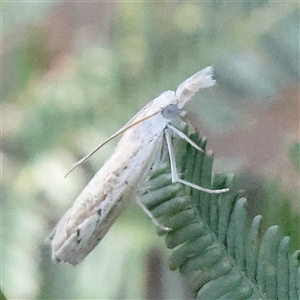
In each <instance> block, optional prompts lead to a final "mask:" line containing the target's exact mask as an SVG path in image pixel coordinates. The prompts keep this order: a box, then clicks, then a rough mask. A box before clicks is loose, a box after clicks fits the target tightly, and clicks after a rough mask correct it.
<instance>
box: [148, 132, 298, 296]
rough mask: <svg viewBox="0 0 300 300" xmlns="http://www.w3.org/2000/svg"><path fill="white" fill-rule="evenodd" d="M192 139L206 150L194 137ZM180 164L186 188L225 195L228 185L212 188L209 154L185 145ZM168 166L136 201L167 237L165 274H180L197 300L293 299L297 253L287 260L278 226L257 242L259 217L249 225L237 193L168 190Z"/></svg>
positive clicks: (221, 181) (227, 179)
mask: <svg viewBox="0 0 300 300" xmlns="http://www.w3.org/2000/svg"><path fill="white" fill-rule="evenodd" d="M190 138H191V139H192V140H193V141H194V142H196V143H197V144H198V145H199V146H200V147H202V149H203V148H205V145H206V140H204V139H202V140H201V139H199V137H198V135H197V134H193V135H191V136H190ZM185 147H186V151H185V153H184V155H183V157H181V162H182V164H181V166H182V167H181V171H182V174H183V177H184V179H185V180H188V181H191V182H193V183H196V184H198V185H200V186H202V187H207V188H214V189H217V188H218V189H220V188H226V187H228V186H230V184H231V182H232V180H233V177H232V176H223V175H221V174H217V175H216V176H215V177H214V179H213V180H212V165H213V154H212V153H209V152H208V153H206V154H204V153H201V152H199V151H197V150H195V149H194V148H192V147H191V146H189V145H187V146H185ZM169 173H170V171H169V167H168V164H165V165H163V166H162V167H161V168H160V169H158V170H156V171H155V172H154V173H153V175H152V178H151V179H150V184H151V188H150V189H149V190H148V191H147V193H145V194H144V195H143V198H142V201H143V203H144V204H145V205H146V206H147V207H148V209H149V210H150V211H151V213H152V214H153V216H154V217H156V218H157V219H158V221H159V222H160V223H161V224H162V225H164V226H167V227H169V228H172V231H170V232H163V231H162V230H159V234H161V235H163V234H164V235H165V240H166V246H167V247H168V248H171V249H174V250H173V252H172V254H171V257H170V268H171V269H179V270H180V272H181V274H182V275H183V276H185V277H186V278H187V279H188V280H187V281H188V282H189V283H190V289H191V292H192V294H193V295H194V296H195V298H197V299H221V298H222V299H223V298H226V299H251V298H252V299H299V297H300V266H299V256H300V251H296V252H295V253H294V254H293V255H291V256H290V255H289V251H290V249H289V238H288V237H282V235H281V233H280V231H279V228H278V226H272V227H270V228H269V229H268V230H267V231H266V232H265V234H264V235H263V236H262V237H261V235H260V224H261V220H262V217H261V216H256V217H255V218H254V219H253V221H252V223H251V225H250V226H248V225H247V216H246V214H247V213H246V204H247V200H246V198H244V197H243V193H233V192H229V193H226V194H219V195H218V194H207V193H205V192H200V191H196V190H193V189H191V188H187V187H184V186H182V185H181V184H172V183H171V178H170V175H169Z"/></svg>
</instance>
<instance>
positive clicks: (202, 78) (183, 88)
mask: <svg viewBox="0 0 300 300" xmlns="http://www.w3.org/2000/svg"><path fill="white" fill-rule="evenodd" d="M212 75H213V68H212V67H206V68H205V69H203V70H201V71H199V72H197V73H195V74H194V75H192V76H191V77H189V78H188V79H186V80H185V81H184V82H182V83H181V84H180V85H179V86H178V88H177V90H176V96H177V98H178V108H179V109H181V108H183V107H184V105H185V104H186V103H187V102H188V101H189V100H190V99H191V98H192V97H193V96H194V94H195V93H196V92H198V90H199V89H201V88H208V87H211V86H213V85H215V83H216V81H215V80H214V79H213V78H212Z"/></svg>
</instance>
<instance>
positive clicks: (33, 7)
mask: <svg viewBox="0 0 300 300" xmlns="http://www.w3.org/2000/svg"><path fill="white" fill-rule="evenodd" d="M1 18H2V47H1V50H2V53H1V55H2V65H1V68H2V86H1V88H2V99H1V100H2V104H1V105H2V106H1V112H2V116H1V118H2V131H1V143H2V149H1V162H2V178H1V179H2V193H1V204H2V226H1V233H2V239H1V242H2V244H1V250H2V251H1V254H2V257H1V260H2V261H1V276H2V277H1V288H2V289H3V292H4V294H6V296H7V297H8V298H9V299H12V298H13V299H112V298H114V299H116V298H118V299H125V298H127V299H146V298H147V299H154V298H155V299H166V298H169V299H182V298H188V293H187V289H186V287H185V284H184V283H183V282H182V281H181V278H180V276H179V274H178V272H171V271H169V270H168V267H167V265H168V264H167V258H168V251H167V250H165V248H164V244H163V240H162V239H160V238H159V237H157V236H156V230H155V228H154V225H152V224H151V221H150V220H148V218H147V217H146V216H145V215H144V214H143V212H142V211H140V209H139V208H138V207H137V206H136V205H134V204H132V205H131V207H130V209H127V210H126V211H125V212H124V213H123V214H122V215H121V217H120V218H119V220H118V221H117V222H116V224H115V225H114V226H113V227H112V229H111V230H110V231H109V233H108V234H107V236H106V237H105V238H104V239H103V241H101V243H100V245H99V246H98V247H97V248H96V249H95V250H94V251H93V252H92V253H91V254H90V255H89V256H88V257H87V258H86V260H84V261H83V262H82V263H81V264H80V265H79V266H77V267H75V268H74V267H70V266H68V265H55V264H53V263H52V262H51V259H50V249H49V245H47V243H46V242H45V239H46V237H47V235H49V234H50V232H51V230H52V229H53V227H54V226H55V224H56V223H57V221H58V220H59V218H60V217H61V216H62V214H63V213H64V212H65V210H66V209H67V208H68V207H69V206H70V205H71V203H72V202H73V200H74V199H75V197H76V196H77V195H78V193H79V192H80V191H81V190H82V189H83V187H84V186H85V184H86V183H87V182H88V181H89V180H90V178H91V177H92V176H93V174H94V172H96V171H97V170H98V169H99V168H100V167H101V165H102V163H103V162H104V161H105V159H106V158H107V157H108V156H109V155H110V153H111V152H112V151H113V149H114V147H115V145H116V141H115V142H111V143H110V144H109V145H107V146H105V147H104V148H103V149H102V150H101V151H100V152H99V153H98V154H97V155H95V156H94V157H93V158H91V159H90V160H89V162H88V163H86V164H85V165H83V166H82V167H81V168H78V169H77V170H76V171H75V172H73V173H72V174H71V175H70V176H69V177H68V178H67V179H64V175H65V173H66V172H67V171H68V170H69V168H70V166H71V165H72V163H74V162H75V161H76V160H78V159H79V158H81V157H82V156H84V155H85V154H87V153H88V152H89V151H90V150H92V149H93V148H94V147H95V146H96V145H98V144H99V143H101V142H102V141H103V140H104V139H105V138H107V137H108V136H109V135H111V134H112V133H114V132H115V131H116V130H117V129H118V128H120V127H121V126H122V125H123V124H124V123H126V121H127V120H128V119H129V118H130V117H131V116H133V115H134V114H135V113H136V112H137V111H138V109H139V108H141V107H142V106H144V105H145V104H146V103H147V102H148V101H150V100H152V99H153V98H154V97H156V96H158V95H159V94H160V93H161V92H163V91H165V90H168V89H172V90H174V89H176V87H177V85H178V84H179V83H181V82H182V81H183V80H184V79H186V78H187V77H188V76H190V75H192V74H193V73H195V72H196V71H199V70H200V69H202V68H204V67H206V66H208V65H213V67H214V70H215V79H216V80H217V85H216V86H215V87H213V88H211V89H207V90H204V91H201V92H200V93H198V94H197V95H196V96H195V97H194V100H193V101H192V102H191V103H189V104H188V105H187V107H186V108H187V111H188V112H189V113H188V116H189V119H190V120H191V122H192V123H193V124H194V125H195V126H197V128H199V130H200V132H201V133H202V134H204V135H206V136H207V137H208V146H209V148H210V149H213V150H214V152H215V157H216V160H215V171H219V172H234V173H235V174H236V176H235V177H236V183H235V185H236V186H235V188H237V189H241V188H242V189H245V190H246V195H247V197H248V199H249V203H248V209H249V217H253V216H254V215H255V214H257V213H261V214H263V218H264V226H265V227H267V226H270V225H273V224H278V225H280V227H281V229H282V232H283V234H284V235H290V236H291V238H292V245H293V247H294V248H295V249H296V248H300V244H299V236H300V232H299V231H300V230H299V227H300V222H299V215H300V213H299V4H298V3H292V2H267V1H261V2H259V1H257V2H249V1H244V2H243V1H241V2H226V1H224V2H222V1H218V2H217V1H212V2H203V3H201V2H189V1H178V2H160V1H157V2H147V1H132V2H125V1H124V2H122V1H121V2H109V1H108V2H64V3H63V2H62V3H58V2H25V1H24V2H2V3H1Z"/></svg>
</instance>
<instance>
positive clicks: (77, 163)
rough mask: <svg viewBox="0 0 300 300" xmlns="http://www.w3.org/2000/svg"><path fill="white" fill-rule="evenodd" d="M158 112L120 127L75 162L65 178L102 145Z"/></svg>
mask: <svg viewBox="0 0 300 300" xmlns="http://www.w3.org/2000/svg"><path fill="white" fill-rule="evenodd" d="M159 112H160V111H157V112H155V113H153V114H151V115H149V116H146V117H143V118H141V119H139V120H137V121H135V122H133V123H131V124H129V125H127V126H124V127H122V128H121V129H119V130H118V131H117V132H116V133H114V134H113V135H111V136H110V137H109V138H108V139H107V140H105V141H104V142H103V143H102V144H100V145H99V146H98V147H97V148H95V149H94V150H93V151H92V152H90V153H89V154H88V155H86V156H85V157H83V158H82V159H80V160H79V161H77V162H76V163H75V164H74V165H73V167H72V169H71V170H70V171H69V172H68V173H67V174H66V175H65V178H66V177H67V176H68V175H69V174H70V173H71V172H72V171H74V170H75V169H76V168H77V167H78V166H79V165H81V164H83V163H84V162H86V160H87V159H89V158H90V157H91V156H92V155H93V154H94V153H96V152H97V151H98V150H99V149H101V148H102V147H103V146H104V145H106V144H107V143H108V142H110V141H111V140H113V139H114V138H116V137H117V136H119V135H121V134H123V133H124V132H125V131H127V130H128V129H130V128H131V127H134V126H135V125H138V124H140V123H142V122H144V121H146V120H148V119H150V118H152V117H154V116H155V115H157V114H158V113H159Z"/></svg>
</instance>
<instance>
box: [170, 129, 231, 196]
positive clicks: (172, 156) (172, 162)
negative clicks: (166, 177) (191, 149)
mask: <svg viewBox="0 0 300 300" xmlns="http://www.w3.org/2000/svg"><path fill="white" fill-rule="evenodd" d="M168 127H169V128H170V129H171V130H173V128H176V127H174V126H172V125H170V124H168ZM176 130H177V131H179V132H181V131H180V130H178V129H177V128H176ZM177 131H175V132H176V133H177ZM164 133H165V137H166V141H167V146H168V152H169V157H170V165H171V175H172V182H173V183H175V182H180V183H182V184H184V185H187V186H190V187H192V188H194V189H196V190H199V191H202V192H206V193H209V194H221V193H226V192H228V191H229V188H225V189H219V190H211V189H208V188H204V187H201V186H199V185H196V184H194V183H192V182H189V181H186V180H183V179H180V178H179V176H178V171H177V167H176V160H175V153H174V148H173V144H172V133H171V132H170V130H169V129H168V128H167V129H165V130H164ZM181 134H182V135H184V136H186V135H185V134H184V133H183V132H181ZM180 136H181V135H180ZM186 137H187V136H186ZM187 138H188V137H187ZM184 139H185V140H186V141H187V142H189V141H188V140H187V139H186V138H184ZM188 139H189V138H188ZM193 143H194V142H193ZM194 144H195V143H194ZM191 145H192V146H194V145H193V144H191ZM197 147H198V146H197ZM195 148H196V147H195ZM198 148H199V147H198ZM196 149H197V148H196ZM200 149H201V148H200ZM201 150H202V149H201ZM202 151H203V150H202Z"/></svg>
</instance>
